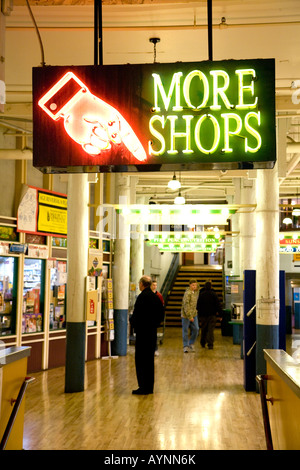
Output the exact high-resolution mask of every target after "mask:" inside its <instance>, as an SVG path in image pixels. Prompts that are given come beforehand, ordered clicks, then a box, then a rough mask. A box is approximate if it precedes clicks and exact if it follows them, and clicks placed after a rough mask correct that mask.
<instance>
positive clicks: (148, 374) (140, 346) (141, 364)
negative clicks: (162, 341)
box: [135, 338, 156, 392]
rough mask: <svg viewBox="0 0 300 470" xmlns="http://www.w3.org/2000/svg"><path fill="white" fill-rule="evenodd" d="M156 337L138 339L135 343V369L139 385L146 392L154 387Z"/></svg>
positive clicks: (151, 390)
mask: <svg viewBox="0 0 300 470" xmlns="http://www.w3.org/2000/svg"><path fill="white" fill-rule="evenodd" d="M155 346H156V338H151V340H150V341H146V342H145V341H142V340H138V339H137V341H136V344H135V369H136V377H137V382H138V386H139V388H140V389H141V390H143V391H146V392H153V388H154V353H155Z"/></svg>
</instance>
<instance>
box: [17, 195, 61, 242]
mask: <svg viewBox="0 0 300 470" xmlns="http://www.w3.org/2000/svg"><path fill="white" fill-rule="evenodd" d="M17 231H18V232H26V233H33V234H37V235H52V236H54V237H55V236H59V237H66V236H67V195H66V194H61V193H56V192H54V191H48V190H46V189H39V188H35V187H33V186H26V189H25V190H24V194H23V196H22V199H21V202H20V204H19V207H18V217H17Z"/></svg>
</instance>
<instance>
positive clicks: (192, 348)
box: [189, 344, 195, 352]
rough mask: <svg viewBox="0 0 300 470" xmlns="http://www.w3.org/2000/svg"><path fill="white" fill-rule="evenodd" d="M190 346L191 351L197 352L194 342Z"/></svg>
mask: <svg viewBox="0 0 300 470" xmlns="http://www.w3.org/2000/svg"><path fill="white" fill-rule="evenodd" d="M189 348H190V351H191V352H195V346H194V345H193V344H190V346H189Z"/></svg>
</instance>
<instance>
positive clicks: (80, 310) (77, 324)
mask: <svg viewBox="0 0 300 470" xmlns="http://www.w3.org/2000/svg"><path fill="white" fill-rule="evenodd" d="M88 201H89V198H88V176H87V174H79V175H78V174H71V175H69V183H68V258H67V261H68V263H67V264H68V282H67V351H66V374H65V378H66V383H65V391H66V392H80V391H83V390H84V367H85V337H86V315H85V295H86V276H87V259H88V247H89V209H88Z"/></svg>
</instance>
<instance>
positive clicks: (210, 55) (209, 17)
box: [207, 0, 213, 60]
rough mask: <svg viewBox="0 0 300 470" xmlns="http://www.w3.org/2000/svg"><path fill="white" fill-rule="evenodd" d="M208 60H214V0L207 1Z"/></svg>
mask: <svg viewBox="0 0 300 470" xmlns="http://www.w3.org/2000/svg"><path fill="white" fill-rule="evenodd" d="M207 26H208V60H213V52H212V0H207Z"/></svg>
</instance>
